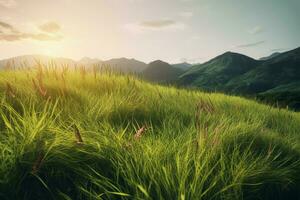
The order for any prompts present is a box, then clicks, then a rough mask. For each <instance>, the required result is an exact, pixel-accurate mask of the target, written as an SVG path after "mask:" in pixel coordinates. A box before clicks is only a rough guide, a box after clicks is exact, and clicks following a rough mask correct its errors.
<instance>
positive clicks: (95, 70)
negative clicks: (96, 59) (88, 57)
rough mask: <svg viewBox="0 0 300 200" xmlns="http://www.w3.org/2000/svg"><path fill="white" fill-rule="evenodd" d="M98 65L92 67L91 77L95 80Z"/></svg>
mask: <svg viewBox="0 0 300 200" xmlns="http://www.w3.org/2000/svg"><path fill="white" fill-rule="evenodd" d="M98 67H99V66H98V65H97V64H95V65H93V75H94V79H97V69H98Z"/></svg>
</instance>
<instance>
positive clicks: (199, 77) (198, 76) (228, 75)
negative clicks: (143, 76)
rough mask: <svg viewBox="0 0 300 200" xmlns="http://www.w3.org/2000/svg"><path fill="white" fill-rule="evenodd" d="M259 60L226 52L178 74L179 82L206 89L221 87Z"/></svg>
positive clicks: (251, 67)
mask: <svg viewBox="0 0 300 200" xmlns="http://www.w3.org/2000/svg"><path fill="white" fill-rule="evenodd" d="M259 63H260V61H257V60H254V59H252V58H250V57H247V56H244V55H242V54H238V53H232V52H226V53H224V54H222V55H220V56H218V57H216V58H214V59H212V60H210V61H208V62H206V63H204V64H200V65H195V66H193V67H192V68H191V69H189V70H188V71H187V72H185V73H184V74H183V75H181V76H180V79H179V83H180V84H183V85H189V86H196V87H201V88H204V89H206V90H214V89H220V90H222V89H223V86H224V84H226V83H227V82H228V81H230V80H231V79H232V78H235V77H238V76H240V75H242V74H244V73H246V72H248V71H250V70H252V69H253V68H254V67H255V66H256V65H258V64H259Z"/></svg>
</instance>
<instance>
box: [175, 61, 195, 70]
mask: <svg viewBox="0 0 300 200" xmlns="http://www.w3.org/2000/svg"><path fill="white" fill-rule="evenodd" d="M172 66H173V67H175V68H177V69H181V70H184V71H186V70H188V69H190V68H191V67H192V66H193V65H192V64H190V63H187V62H183V63H178V64H173V65H172Z"/></svg>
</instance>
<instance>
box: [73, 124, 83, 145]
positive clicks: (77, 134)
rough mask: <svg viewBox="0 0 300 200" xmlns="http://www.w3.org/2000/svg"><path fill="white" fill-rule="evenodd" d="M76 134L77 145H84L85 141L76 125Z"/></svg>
mask: <svg viewBox="0 0 300 200" xmlns="http://www.w3.org/2000/svg"><path fill="white" fill-rule="evenodd" d="M74 134H75V138H76V143H77V144H83V140H82V137H81V134H80V131H79V129H78V128H77V126H76V125H74Z"/></svg>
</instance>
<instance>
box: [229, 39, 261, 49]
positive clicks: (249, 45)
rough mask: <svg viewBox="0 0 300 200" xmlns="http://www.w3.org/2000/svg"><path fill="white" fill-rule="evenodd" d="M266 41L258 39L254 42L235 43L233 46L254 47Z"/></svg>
mask: <svg viewBox="0 0 300 200" xmlns="http://www.w3.org/2000/svg"><path fill="white" fill-rule="evenodd" d="M265 42H266V41H265V40H262V41H258V42H254V43H248V44H240V45H236V46H234V47H235V48H249V47H255V46H258V45H261V44H264V43H265Z"/></svg>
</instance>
